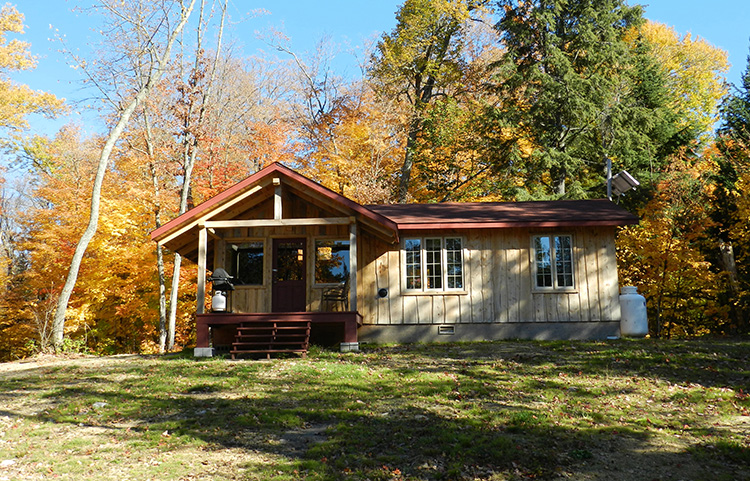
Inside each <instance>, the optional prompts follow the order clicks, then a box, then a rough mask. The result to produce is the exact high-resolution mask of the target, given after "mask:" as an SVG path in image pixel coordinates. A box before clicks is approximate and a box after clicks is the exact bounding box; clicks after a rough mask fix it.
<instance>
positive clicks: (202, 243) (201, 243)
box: [195, 226, 208, 314]
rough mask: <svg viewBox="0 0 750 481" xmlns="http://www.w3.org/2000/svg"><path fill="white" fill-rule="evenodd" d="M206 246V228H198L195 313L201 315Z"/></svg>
mask: <svg viewBox="0 0 750 481" xmlns="http://www.w3.org/2000/svg"><path fill="white" fill-rule="evenodd" d="M206 244H208V235H207V232H206V226H200V230H199V231H198V293H197V299H196V306H195V313H196V314H203V312H204V310H205V309H206Z"/></svg>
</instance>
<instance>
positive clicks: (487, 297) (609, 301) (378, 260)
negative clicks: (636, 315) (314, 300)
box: [359, 227, 620, 324]
mask: <svg viewBox="0 0 750 481" xmlns="http://www.w3.org/2000/svg"><path fill="white" fill-rule="evenodd" d="M555 233H559V234H569V235H571V236H573V256H574V269H575V272H574V274H575V289H574V290H573V291H568V292H540V291H534V290H533V285H534V279H533V274H532V268H533V260H532V258H533V253H532V247H531V238H532V236H533V235H537V234H555ZM414 236H415V237H417V236H420V237H449V236H461V237H462V238H463V246H464V290H463V291H460V292H458V293H456V292H450V291H447V292H445V293H429V294H426V293H419V294H412V293H404V292H402V282H403V281H402V257H401V253H400V246H398V245H396V246H392V245H389V244H386V243H385V242H383V241H381V240H379V239H377V238H375V237H373V236H371V235H362V236H361V237H360V242H361V243H360V249H361V253H360V265H361V266H364V268H363V270H362V277H361V279H362V280H360V283H359V284H360V285H359V288H360V289H361V291H360V292H359V296H360V297H359V299H360V310H361V311H362V314H363V317H364V323H365V324H401V323H403V324H460V323H513V322H592V321H610V320H619V318H620V311H619V295H618V294H619V293H618V286H617V266H616V257H615V240H614V228H609V227H607V228H595V227H587V228H570V229H565V230H560V231H553V230H547V229H535V230H528V229H495V230H489V229H488V230H479V229H477V230H466V231H453V232H445V231H422V232H419V233H416V234H415V235H414ZM402 237H407V236H406V235H402ZM381 287H383V288H386V289H388V296H387V297H385V298H378V297H377V290H378V289H380V288H381Z"/></svg>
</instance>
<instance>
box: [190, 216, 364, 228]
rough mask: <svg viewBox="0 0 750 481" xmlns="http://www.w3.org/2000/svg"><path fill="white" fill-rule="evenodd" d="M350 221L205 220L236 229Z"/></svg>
mask: <svg viewBox="0 0 750 481" xmlns="http://www.w3.org/2000/svg"><path fill="white" fill-rule="evenodd" d="M350 222H351V220H350V217H310V218H306V219H253V220H208V221H206V222H205V226H206V227H208V228H212V229H235V228H242V227H284V226H298V225H347V224H349V223H350Z"/></svg>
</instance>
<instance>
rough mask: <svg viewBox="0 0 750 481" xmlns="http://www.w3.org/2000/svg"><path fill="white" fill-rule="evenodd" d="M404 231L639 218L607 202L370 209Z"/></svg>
mask: <svg viewBox="0 0 750 481" xmlns="http://www.w3.org/2000/svg"><path fill="white" fill-rule="evenodd" d="M367 208H368V209H370V210H372V211H373V212H377V213H378V214H380V215H382V216H384V217H387V218H388V219H390V220H392V221H393V222H395V223H396V224H397V225H398V229H399V230H400V231H405V230H418V229H450V228H461V229H491V228H514V227H575V226H583V227H587V226H590V227H594V226H622V225H630V224H637V223H638V217H637V216H635V215H633V214H631V213H630V212H628V211H626V210H625V209H623V208H622V207H620V206H618V205H617V204H615V203H614V202H612V201H610V200H607V199H594V200H558V201H529V202H466V203H441V204H394V205H368V206H367Z"/></svg>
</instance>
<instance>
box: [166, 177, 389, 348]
mask: <svg viewBox="0 0 750 481" xmlns="http://www.w3.org/2000/svg"><path fill="white" fill-rule="evenodd" d="M362 231H367V233H368V234H369V235H375V236H378V237H380V238H382V239H385V240H387V241H389V242H395V241H396V240H397V238H398V235H397V229H396V226H395V224H393V223H392V222H391V221H389V220H388V219H386V218H385V217H382V216H380V215H379V214H375V213H373V212H372V211H370V210H368V209H365V208H363V207H362V206H360V205H359V204H356V203H354V202H352V201H350V200H349V199H346V198H345V197H343V196H340V195H338V194H335V193H334V192H331V191H330V190H328V189H326V188H324V187H322V186H320V185H319V184H317V183H315V182H313V181H311V180H309V179H307V178H306V177H304V176H302V175H300V174H297V173H296V172H294V171H292V170H291V169H288V168H286V167H284V166H282V165H279V164H273V165H271V166H269V167H267V168H265V169H263V170H262V171H260V172H258V173H256V174H254V175H252V176H250V177H249V178H248V179H246V180H245V181H243V182H241V183H239V184H237V185H235V186H234V187H232V188H230V189H228V190H227V191H225V192H223V193H221V194H219V195H217V196H215V197H213V198H211V199H209V200H208V201H206V202H204V203H203V204H200V205H198V206H197V207H195V208H194V209H192V210H190V211H188V212H186V213H185V214H183V215H182V216H180V217H178V218H176V219H174V220H173V221H171V222H169V223H168V224H165V225H164V226H163V227H162V228H160V229H157V230H156V231H154V232H153V233H152V238H153V239H154V240H156V241H157V242H159V243H161V244H162V245H164V246H165V247H167V248H169V249H171V250H173V251H175V252H178V253H180V254H181V255H183V256H185V257H187V258H189V259H191V260H193V261H194V262H196V263H197V264H198V278H197V293H196V299H197V301H196V332H197V342H196V349H195V355H196V356H211V355H213V354H214V353H215V352H216V350H217V349H218V350H222V349H226V348H227V347H229V348H230V349H231V350H232V351H234V350H236V349H237V348H238V345H240V344H243V345H250V344H254V343H255V341H254V337H253V336H252V335H250V334H249V332H252V331H253V329H256V330H260V329H261V327H262V326H265V327H264V329H265V328H268V326H271V325H273V326H274V327H273V329H274V331H273V332H277V331H278V332H279V333H280V332H281V330H282V326H284V327H283V329H287V330H290V329H291V327H292V326H299V325H302V326H305V325H307V326H309V339H308V341H311V342H313V343H315V344H321V345H334V344H340V346H341V349H342V350H345V351H351V350H357V349H358V341H357V328H358V326H360V325H361V324H362V316H361V315H360V313H359V312H358V309H357V305H358V298H359V297H360V296H361V289H362V280H361V279H358V272H359V271H360V269H359V267H358V264H359V263H358V259H359V255H358V247H359V244H360V234H361V232H362ZM219 268H222V269H224V270H226V271H227V272H228V273H229V275H230V276H231V281H232V282H233V287H232V289H229V290H227V291H225V292H222V295H223V296H224V298H225V300H226V302H222V303H221V304H223V305H220V304H219V303H217V306H219V308H218V309H216V308H214V306H213V305H212V303H211V297H212V295H213V293H211V290H210V289H211V287H214V291H215V290H217V289H216V287H215V286H212V285H211V282H210V277H209V274H210V273H211V272H214V271H215V270H216V269H219ZM331 292H335V293H336V294H335V295H331ZM269 329H270V328H269ZM264 332H265V331H264ZM268 332H271V331H268ZM274 336H276V334H274ZM257 337H259V336H257ZM274 339H281V334H279V335H278V336H277V337H274ZM277 344H278V343H277ZM302 344H305V343H301V345H302ZM305 345H306V344H305ZM245 347H247V346H245ZM277 347H278V346H277ZM295 349H296V350H294V352H301V351H302V350H303V348H302V347H299V348H295ZM288 350H292V348H291V347H289V349H288ZM284 352H287V351H286V350H285V351H284Z"/></svg>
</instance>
